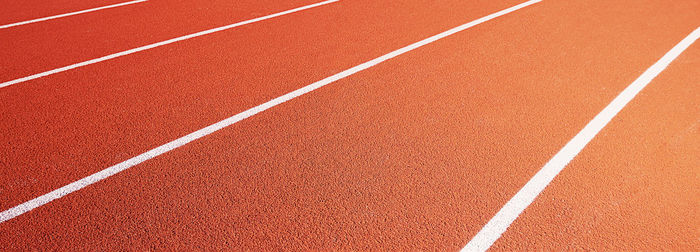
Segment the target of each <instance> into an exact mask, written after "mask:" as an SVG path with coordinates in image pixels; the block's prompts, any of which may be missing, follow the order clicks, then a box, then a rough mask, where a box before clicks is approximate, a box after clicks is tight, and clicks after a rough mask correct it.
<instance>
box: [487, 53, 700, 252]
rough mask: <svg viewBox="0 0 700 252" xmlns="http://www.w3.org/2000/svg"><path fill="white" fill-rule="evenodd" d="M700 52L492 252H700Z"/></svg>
mask: <svg viewBox="0 0 700 252" xmlns="http://www.w3.org/2000/svg"><path fill="white" fill-rule="evenodd" d="M698 59H700V45H698V44H697V43H696V44H695V45H693V46H691V48H689V49H688V50H686V52H684V53H683V54H682V55H681V56H680V57H679V58H678V59H676V60H675V61H674V62H673V63H672V64H671V66H669V68H668V69H666V70H665V71H664V72H663V73H661V75H659V77H657V78H656V79H655V80H654V81H653V82H652V83H650V84H649V86H648V87H647V88H646V89H645V90H643V91H642V93H640V95H639V97H637V98H636V99H635V100H634V101H632V103H631V104H630V105H628V106H627V107H626V108H625V109H624V110H623V111H622V112H621V114H619V115H618V116H617V118H615V119H614V120H613V122H611V123H610V124H609V125H608V126H607V128H605V129H604V130H603V131H602V132H601V133H600V134H599V135H598V137H597V138H596V139H594V140H593V142H591V144H589V145H588V146H587V147H586V149H585V150H584V151H583V152H582V153H581V154H579V156H578V157H577V158H576V159H575V160H574V161H573V162H572V163H571V164H569V166H568V167H567V168H566V169H565V170H564V171H563V172H562V173H561V174H559V176H558V177H557V178H556V179H555V180H554V182H553V183H552V184H551V185H550V186H549V187H548V188H547V189H546V190H545V191H544V192H543V193H542V195H540V196H539V198H538V199H537V200H536V201H535V203H533V204H532V205H531V206H530V207H529V208H528V209H526V210H525V212H524V213H523V215H521V216H520V219H518V220H516V221H515V222H514V223H513V225H511V226H510V229H509V230H508V231H507V232H506V233H505V234H504V236H503V237H502V238H501V240H499V241H498V242H496V244H495V245H494V246H493V247H492V248H493V249H494V250H575V249H583V248H585V249H595V250H639V249H643V250H674V251H693V250H697V249H698V248H700V240H698V237H700V229H699V227H700V212H698V207H699V206H698V204H699V203H698V202H700V187H699V186H698V182H699V181H698V179H699V178H700V166H698V164H700V155H698V153H700V86H699V84H700V75H699V74H698V73H700V61H699V60H698Z"/></svg>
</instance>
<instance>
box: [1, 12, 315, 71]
mask: <svg viewBox="0 0 700 252" xmlns="http://www.w3.org/2000/svg"><path fill="white" fill-rule="evenodd" d="M317 2H321V1H314V0H290V1H273V0H264V1H255V0H244V1H225V0H214V1H175V0H154V1H147V2H144V3H139V4H136V5H129V6H122V7H119V8H113V9H109V10H103V11H100V12H99V13H97V12H96V13H92V14H90V15H87V14H85V15H80V16H74V17H69V18H61V19H56V20H53V21H52V22H43V23H41V24H33V25H26V26H20V27H12V28H8V29H1V30H0V36H2V37H4V38H8V39H3V40H0V65H1V66H2V67H0V81H2V82H5V81H10V80H14V79H18V78H22V77H26V76H29V75H32V74H37V73H41V72H45V71H48V70H52V69H56V68H59V67H64V66H67V65H71V64H74V63H78V62H82V61H86V60H91V59H95V58H99V57H102V56H106V55H109V54H113V53H117V52H121V51H125V50H128V49H132V48H136V47H140V46H144V45H148V44H152V43H156V42H160V41H164V40H168V39H172V38H176V37H179V36H183V35H187V34H191V33H195V32H199V31H203V30H207V29H211V28H215V27H220V26H224V25H228V24H233V23H236V22H240V21H244V20H248V19H253V18H257V17H260V16H265V15H268V14H272V13H276V12H280V11H284V10H288V9H293V8H297V7H301V6H304V5H309V4H313V3H317Z"/></svg>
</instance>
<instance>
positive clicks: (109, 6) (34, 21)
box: [0, 0, 148, 29]
mask: <svg viewBox="0 0 700 252" xmlns="http://www.w3.org/2000/svg"><path fill="white" fill-rule="evenodd" d="M146 1H148V0H136V1H131V2H125V3H118V4H112V5H107V6H102V7H97V8H92V9H87V10H81V11H76V12H71V13H65V14H60V15H55V16H50V17H43V18H37V19H32V20H27V21H22V22H17V23H12V24H6V25H0V29H5V28H10V27H14V26H20V25H26V24H31V23H36V22H41V21H46V20H51V19H56V18H62V17H67V16H73V15H78V14H83V13H88V12H93V11H98V10H104V9H109V8H114V7H119V6H124V5H129V4H135V3H141V2H146Z"/></svg>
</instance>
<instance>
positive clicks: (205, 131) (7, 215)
mask: <svg viewBox="0 0 700 252" xmlns="http://www.w3.org/2000/svg"><path fill="white" fill-rule="evenodd" d="M540 1H541V0H530V1H527V2H524V3H521V4H518V5H516V6H513V7H510V8H508V9H505V10H502V11H499V12H496V13H493V14H490V15H488V16H485V17H482V18H479V19H477V20H474V21H471V22H469V23H466V24H463V25H460V26H457V27H455V28H452V29H449V30H447V31H444V32H442V33H439V34H437V35H434V36H432V37H429V38H426V39H424V40H421V41H418V42H416V43H413V44H411V45H408V46H406V47H403V48H400V49H398V50H396V51H393V52H390V53H388V54H385V55H383V56H380V57H378V58H375V59H373V60H370V61H367V62H365V63H362V64H360V65H357V66H354V67H352V68H350V69H347V70H345V71H342V72H340V73H337V74H334V75H332V76H330V77H326V78H325V79H322V80H320V81H317V82H314V83H311V84H309V85H307V86H305V87H302V88H300V89H297V90H294V91H292V92H290V93H287V94H285V95H282V96H280V97H277V98H275V99H272V100H270V101H268V102H265V103H263V104H260V105H258V106H255V107H253V108H251V109H248V110H246V111H243V112H241V113H238V114H236V115H234V116H232V117H229V118H226V119H224V120H222V121H219V122H217V123H214V124H212V125H209V126H207V127H205V128H202V129H200V130H197V131H195V132H192V133H190V134H188V135H186V136H184V137H181V138H178V139H175V140H173V141H171V142H169V143H166V144H164V145H161V146H159V147H157V148H155V149H152V150H149V151H147V152H145V153H142V154H140V155H138V156H135V157H133V158H130V159H128V160H126V161H124V162H121V163H119V164H116V165H114V166H111V167H108V168H106V169H104V170H102V171H99V172H97V173H95V174H92V175H90V176H88V177H85V178H82V179H80V180H78V181H75V182H73V183H70V184H68V185H66V186H63V187H61V188H58V189H56V190H53V191H51V192H49V193H47V194H44V195H41V196H39V197H37V198H35V199H32V200H29V201H27V202H24V203H22V204H20V205H18V206H15V207H13V208H10V209H8V210H5V211H3V212H1V213H0V223H2V222H5V221H7V220H10V219H12V218H15V217H17V216H19V215H21V214H24V213H26V212H29V211H31V210H32V209H34V208H37V207H40V206H42V205H45V204H47V203H49V202H51V201H53V200H55V199H58V198H61V197H63V196H66V195H68V194H70V193H73V192H75V191H78V190H80V189H83V188H85V187H86V186H88V185H91V184H94V183H97V182H99V181H100V180H103V179H106V178H108V177H110V176H112V175H114V174H117V173H119V172H121V171H124V170H126V169H129V168H131V167H133V166H135V165H137V164H140V163H143V162H145V161H147V160H149V159H151V158H154V157H157V156H160V155H162V154H164V153H166V152H168V151H171V150H174V149H176V148H178V147H180V146H183V145H185V144H187V143H189V142H192V141H194V140H197V139H199V138H202V137H204V136H206V135H209V134H211V133H214V132H216V131H218V130H220V129H223V128H225V127H228V126H230V125H232V124H234V123H237V122H239V121H241V120H243V119H246V118H248V117H251V116H253V115H255V114H257V113H260V112H263V111H265V110H267V109H269V108H272V107H274V106H277V105H279V104H282V103H284V102H286V101H289V100H291V99H294V98H296V97H298V96H300V95H303V94H306V93H309V92H311V91H313V90H316V89H318V88H320V87H323V86H325V85H328V84H330V83H333V82H335V81H337V80H340V79H343V78H345V77H348V76H350V75H353V74H355V73H357V72H360V71H362V70H365V69H368V68H370V67H372V66H374V65H377V64H379V63H382V62H384V61H386V60H389V59H391V58H394V57H396V56H399V55H401V54H404V53H406V52H409V51H411V50H414V49H416V48H419V47H421V46H424V45H427V44H430V43H432V42H434V41H436V40H439V39H442V38H445V37H447V36H450V35H452V34H455V33H457V32H460V31H463V30H466V29H468V28H470V27H472V26H475V25H478V24H481V23H483V22H486V21H489V20H491V19H494V18H496V17H499V16H502V15H505V14H508V13H510V12H513V11H516V10H518V9H521V8H523V7H526V6H528V5H531V4H534V3H537V2H540Z"/></svg>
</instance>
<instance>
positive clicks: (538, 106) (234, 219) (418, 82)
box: [0, 3, 687, 249]
mask: <svg viewBox="0 0 700 252" xmlns="http://www.w3.org/2000/svg"><path fill="white" fill-rule="evenodd" d="M559 4H562V5H554V4H552V5H547V7H545V8H541V9H540V8H538V9H536V10H531V11H527V12H523V13H516V15H514V16H513V17H504V19H503V20H501V22H499V23H498V24H490V25H484V26H479V27H475V28H474V29H473V30H470V31H469V32H467V33H465V34H461V35H456V36H455V37H454V38H452V39H447V40H445V41H441V42H438V43H436V44H435V45H434V46H429V47H426V48H425V49H423V50H422V52H417V53H415V54H412V55H407V57H405V58H404V57H402V58H397V59H396V61H392V62H387V63H386V64H383V65H379V66H377V68H376V69H370V70H369V71H367V72H363V73H360V74H358V76H357V77H355V78H349V79H346V80H344V81H341V82H339V83H337V84H335V85H332V86H328V87H327V88H323V89H320V90H318V92H315V93H314V95H311V96H305V97H302V98H300V99H299V100H296V101H295V102H290V103H289V104H288V106H285V107H280V108H279V109H273V110H271V111H270V112H269V113H267V114H261V115H259V116H256V117H254V118H250V120H247V121H243V122H241V123H240V124H237V125H234V126H233V127H231V128H228V129H225V130H222V131H221V132H219V133H216V134H215V135H212V136H211V137H210V138H207V139H203V140H202V141H198V142H196V143H193V144H192V145H187V146H185V147H183V148H182V149H177V150H175V151H173V153H172V155H165V156H163V157H162V158H157V159H154V160H152V161H149V162H147V163H145V164H143V166H140V167H135V169H132V170H129V171H126V172H125V173H123V174H119V175H117V176H115V177H114V179H112V180H106V181H104V183H103V184H101V185H99V186H98V185H96V186H94V187H89V188H86V190H84V191H80V192H78V193H76V194H75V195H71V196H68V197H66V198H64V199H62V200H60V201H57V202H56V203H55V204H52V205H49V206H47V207H46V208H40V209H37V210H36V211H33V212H30V213H29V214H27V215H24V216H22V218H21V219H15V220H12V221H10V222H9V223H8V225H6V226H3V227H0V228H9V229H12V228H13V227H15V228H16V227H19V226H21V225H23V224H25V225H26V224H31V223H35V224H39V223H42V224H41V225H37V226H34V227H35V228H36V229H32V230H20V229H19V228H16V229H12V230H20V231H19V232H22V238H21V239H22V240H20V241H18V240H14V239H13V240H12V242H13V245H14V244H34V245H36V244H48V245H51V246H59V247H60V246H69V245H76V244H81V242H85V243H84V244H85V246H87V247H92V246H95V247H96V246H107V247H114V248H118V247H120V246H137V247H141V246H144V245H145V244H148V243H151V244H153V246H154V247H156V248H157V247H161V246H174V247H178V246H182V247H196V246H205V247H208V248H217V247H218V246H222V247H225V246H241V247H249V246H254V247H258V248H261V247H262V248H280V247H286V248H292V249H295V248H296V249H303V248H328V247H332V248H426V249H427V248H434V246H446V247H450V248H459V247H461V246H463V245H464V244H465V243H466V241H467V239H468V238H469V237H471V236H473V234H475V233H476V232H477V231H478V229H479V228H480V227H481V226H480V224H483V223H485V222H486V221H487V220H488V218H490V216H492V215H493V213H495V211H497V209H498V208H499V207H500V206H501V205H502V204H503V203H504V202H505V201H506V200H507V199H508V198H509V197H510V196H511V195H512V193H513V192H515V191H517V189H519V186H521V184H522V183H524V182H525V181H526V180H527V178H529V176H531V175H532V173H534V172H535V171H536V170H537V169H538V168H539V167H540V166H541V164H542V163H543V162H545V161H546V160H547V159H548V158H549V157H550V156H551V153H554V152H555V151H556V150H557V149H558V148H559V147H560V146H561V144H562V142H566V141H567V140H568V138H570V137H571V136H570V135H571V134H574V133H575V132H573V131H574V130H571V129H572V128H573V129H577V128H580V127H582V125H583V124H585V123H586V122H587V120H589V119H590V118H586V117H587V115H588V117H590V116H592V115H594V114H595V113H597V112H598V111H599V110H600V108H602V107H603V106H605V104H606V103H607V102H609V100H610V99H612V97H614V96H615V95H616V94H617V93H619V91H620V90H621V89H622V88H624V86H625V84H627V83H629V81H628V82H622V83H615V82H613V81H610V79H614V78H621V79H634V78H635V77H636V75H638V74H639V72H641V71H643V69H645V68H644V67H648V65H649V64H651V63H653V62H654V60H656V59H658V56H656V57H654V56H652V55H649V56H645V55H646V53H645V55H640V56H638V57H636V58H632V59H629V61H626V62H624V63H625V64H620V62H617V61H614V62H611V61H610V60H608V59H609V57H607V58H606V57H601V56H599V55H596V54H586V53H580V51H577V54H574V55H571V54H568V53H567V52H570V51H569V50H570V49H571V48H570V47H571V45H574V47H576V46H584V45H585V46H587V48H585V50H584V52H587V51H589V50H590V51H599V50H604V49H605V48H607V46H610V44H611V43H612V44H615V45H620V46H621V47H620V48H616V47H614V48H615V49H619V50H612V51H608V52H609V54H608V56H609V55H627V54H633V52H632V51H633V50H635V49H641V48H644V49H650V51H652V52H649V53H648V54H653V51H658V52H659V53H660V54H663V52H664V51H665V50H668V48H662V47H663V46H666V47H669V46H672V45H673V44H674V43H676V42H677V41H676V40H673V39H677V38H669V39H665V38H660V39H659V40H653V41H652V40H651V39H652V38H656V37H654V36H658V35H659V34H668V35H669V36H670V37H674V36H676V37H682V36H684V34H682V32H679V31H677V30H673V31H669V30H668V29H667V27H669V26H670V27H677V26H673V25H677V24H683V22H684V20H683V18H685V17H687V16H683V14H684V13H683V12H680V13H674V15H675V18H673V17H671V18H669V19H665V20H660V21H663V22H660V23H659V24H658V27H657V28H656V29H654V32H650V33H651V34H652V35H647V36H648V37H642V38H648V39H643V40H644V42H645V43H635V41H637V40H640V37H639V36H628V37H625V36H622V35H618V34H615V33H607V32H609V31H608V30H607V29H606V28H607V27H600V26H598V25H596V24H591V23H584V26H585V25H588V26H590V27H584V28H583V29H582V30H580V31H579V33H575V32H574V33H572V32H568V31H569V30H568V29H566V28H571V27H580V26H581V25H582V24H581V23H577V22H571V23H567V22H561V20H558V19H555V18H554V17H549V18H547V17H548V16H549V14H552V12H551V11H552V10H557V12H554V13H560V11H561V10H562V8H563V7H565V6H571V5H569V4H567V5H563V3H559ZM579 4H581V5H583V6H573V7H592V6H595V4H596V3H590V4H591V5H590V6H589V5H588V3H579ZM538 7H539V6H538ZM603 7H605V6H603ZM603 7H601V9H597V11H600V12H603V11H608V9H604V8H603ZM663 7H664V6H663V5H659V6H650V8H652V9H654V11H658V12H661V13H668V12H662V11H661V10H668V9H662V8H663ZM565 10H566V9H565ZM568 10H569V11H571V12H572V13H573V12H575V10H576V9H574V8H572V9H568ZM644 10H646V9H644ZM590 11H591V12H588V13H580V15H581V16H575V15H572V16H573V17H574V21H576V18H584V17H586V18H590V15H591V14H593V17H600V16H603V17H607V18H609V19H613V20H615V19H616V18H619V19H623V20H628V21H629V20H630V19H632V20H636V19H634V18H630V16H633V17H634V16H636V15H630V14H629V13H627V15H620V13H615V14H614V15H604V14H600V12H596V11H595V10H590ZM617 11H620V9H617ZM669 12H670V11H669ZM631 13H639V12H635V11H631ZM686 14H687V13H686ZM587 15H588V16H587ZM531 16H537V17H543V19H536V18H532V17H531ZM526 17H527V18H526ZM639 18H640V19H641V18H642V17H639ZM523 20H528V21H526V22H532V23H525V24H523V22H524V21H523ZM554 24H557V25H560V27H558V28H560V29H561V30H560V33H556V30H555V33H554V34H556V36H550V37H543V36H542V35H541V34H549V35H552V33H545V32H546V31H552V29H551V28H552V26H553V25H554ZM554 27H557V26H554ZM516 28H517V29H516ZM626 28H630V26H625V25H622V26H621V27H617V29H619V30H618V31H624V30H626ZM676 32H677V33H678V34H675V35H674V33H676ZM601 34H602V35H607V36H598V35H601ZM613 35H618V36H613ZM587 36H596V37H597V38H598V39H599V40H597V41H594V42H592V43H591V42H590V41H586V40H578V42H580V43H583V42H588V43H586V44H576V43H574V42H573V41H576V40H572V41H571V42H569V43H568V44H563V45H562V44H553V43H543V40H545V42H546V40H547V39H549V40H551V41H567V40H566V39H574V38H580V37H587ZM504 37H506V38H511V39H519V40H520V41H521V43H524V44H525V45H528V47H527V48H530V49H531V50H532V51H531V52H529V53H522V54H517V53H515V52H522V50H521V49H522V46H523V44H518V45H514V44H511V43H505V44H504V43H503V42H502V40H503V38H504ZM465 41H468V42H465ZM650 41H651V42H650ZM649 43H652V44H651V45H650V44H649ZM623 45H624V46H625V47H622V46H623ZM484 48H488V49H490V50H485V49H484ZM608 50H609V49H608ZM540 52H548V53H540ZM465 55H466V57H465ZM506 56H509V57H508V59H509V61H507V62H506V61H503V59H504V58H506ZM477 59H478V60H477ZM566 63H568V65H567V64H566ZM589 63H594V64H599V65H598V67H600V69H619V70H618V71H619V72H617V71H616V72H605V71H601V74H600V76H595V78H596V79H595V80H600V81H591V76H590V75H588V73H586V72H579V71H578V70H580V67H581V66H584V65H586V64H589ZM553 65H554V66H556V67H554V66H553ZM645 65H646V66H645ZM637 67H638V68H639V69H640V70H638V71H639V72H637V73H629V74H628V73H627V72H634V71H635V70H634V69H635V68H637ZM621 68H623V69H621ZM552 70H555V72H556V73H558V75H542V74H540V73H541V72H540V71H544V72H547V71H552ZM503 71H505V72H508V73H509V75H503V74H499V73H503ZM635 74H636V75H635ZM561 76H566V78H567V79H566V80H562V79H560V78H562V77H561ZM606 80H607V81H606ZM554 87H556V89H555V88H554ZM601 96H603V97H602V98H600V97H601ZM605 96H607V97H605ZM606 98H607V99H606ZM570 110H575V111H577V112H579V113H570ZM280 118H282V120H280ZM562 122H571V123H570V124H564V123H562ZM571 124H580V125H574V126H571ZM576 126H579V127H576ZM568 131H571V132H568ZM513 132H519V133H520V134H513ZM487 140H488V141H487ZM533 149H537V150H542V152H547V151H549V152H550V153H543V154H535V155H533V152H532V150H533ZM353 164H354V165H353ZM460 164H465V165H460ZM465 166H466V167H468V168H469V169H468V170H465V168H464V167H465ZM168 167H170V168H168ZM172 167H176V168H172ZM351 167H356V168H351ZM382 168H384V169H382ZM518 179H520V180H521V181H517V180H518ZM514 180H515V182H513V181H514ZM125 185H127V186H125ZM509 191H510V192H509ZM95 199H100V200H99V201H96V200H95ZM465 202H468V203H470V204H464V203H465ZM66 209H81V210H83V211H82V212H71V211H66ZM49 215H50V216H54V217H55V218H53V219H45V218H46V216H49ZM105 216H106V217H105ZM479 221H482V223H479ZM89 223H93V224H92V226H91V225H90V224H89ZM94 223H99V224H97V225H94ZM205 223H206V224H205ZM74 226H79V227H84V228H82V229H81V230H80V231H78V230H75V229H73V228H72V227H74ZM424 226H432V227H437V228H435V229H434V230H426V229H422V228H420V227H424ZM57 230H60V231H57ZM41 233H55V234H57V236H56V237H53V238H49V239H36V238H37V236H38V235H40V234H41ZM81 233H82V234H81ZM85 234H90V235H85ZM89 237H109V238H110V239H93V240H90V238H89ZM134 237H140V239H134ZM24 239H26V240H24ZM32 239H34V240H32ZM71 242H76V243H74V244H71ZM382 246H383V247H382Z"/></svg>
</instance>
